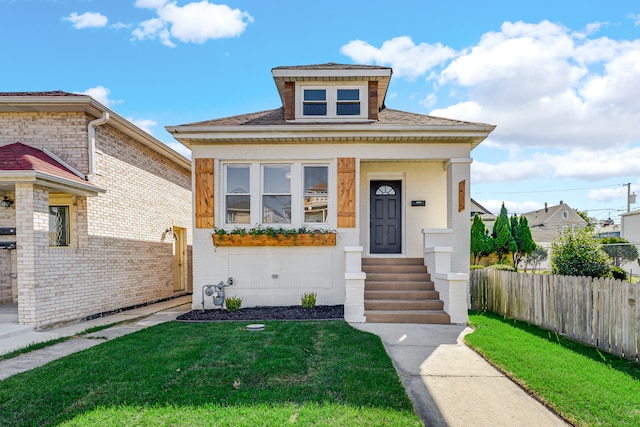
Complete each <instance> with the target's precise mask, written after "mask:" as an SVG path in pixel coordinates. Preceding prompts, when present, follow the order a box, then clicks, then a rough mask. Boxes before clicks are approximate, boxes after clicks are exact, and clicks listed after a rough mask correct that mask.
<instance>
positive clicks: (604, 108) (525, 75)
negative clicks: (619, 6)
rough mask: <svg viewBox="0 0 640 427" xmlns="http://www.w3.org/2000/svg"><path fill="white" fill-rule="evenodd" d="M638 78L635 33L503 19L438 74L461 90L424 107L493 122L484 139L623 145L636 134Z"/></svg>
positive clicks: (639, 46) (639, 135)
mask: <svg viewBox="0 0 640 427" xmlns="http://www.w3.org/2000/svg"><path fill="white" fill-rule="evenodd" d="M598 25H601V24H597V25H595V27H597V26H598ZM638 81H640V40H632V41H625V40H611V39H608V38H606V37H601V38H589V37H588V36H585V38H581V37H576V36H575V34H572V33H570V31H569V30H568V29H567V28H565V27H562V26H560V25H557V24H553V23H550V22H548V21H543V22H541V23H539V24H527V23H522V22H516V23H509V22H505V23H504V24H503V25H502V27H501V31H499V32H489V33H486V34H484V35H483V36H482V38H481V39H480V41H479V42H478V44H477V45H475V46H473V47H471V48H470V49H468V50H466V51H464V52H463V53H462V54H461V55H460V56H458V57H457V58H456V59H454V60H453V61H451V62H450V63H449V65H448V66H446V67H445V69H444V70H443V71H442V73H440V75H439V77H438V82H439V83H440V84H441V85H443V86H445V87H446V88H447V89H448V90H451V88H453V90H454V91H455V92H456V93H460V92H461V91H460V89H464V90H465V93H467V94H468V97H467V99H466V100H462V101H460V102H458V103H456V104H453V105H451V106H449V107H446V108H440V109H436V110H434V111H432V112H431V114H433V115H437V116H444V117H455V118H457V119H462V120H470V121H481V122H487V123H493V124H497V125H498V128H497V129H496V130H495V131H494V133H493V134H492V138H494V139H495V140H496V141H500V142H504V143H517V144H519V145H522V146H537V147H553V148H558V147H564V148H566V149H570V148H573V147H584V148H591V149H598V148H600V147H603V146H618V147H623V146H625V145H629V144H632V143H634V142H638V141H640V127H638V126H637V125H636V124H637V123H640V103H638V102H637V100H638V99H639V98H640V85H638V84H637V82H638Z"/></svg>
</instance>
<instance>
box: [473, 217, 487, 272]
mask: <svg viewBox="0 0 640 427" xmlns="http://www.w3.org/2000/svg"><path fill="white" fill-rule="evenodd" d="M487 234H488V231H487V227H485V225H484V222H483V221H482V218H480V216H479V215H478V214H477V213H476V214H475V215H474V216H473V224H471V256H473V263H474V264H476V265H477V264H478V261H479V260H480V257H482V256H484V255H487V254H488V253H490V252H491V251H490V245H489V236H488V235H487Z"/></svg>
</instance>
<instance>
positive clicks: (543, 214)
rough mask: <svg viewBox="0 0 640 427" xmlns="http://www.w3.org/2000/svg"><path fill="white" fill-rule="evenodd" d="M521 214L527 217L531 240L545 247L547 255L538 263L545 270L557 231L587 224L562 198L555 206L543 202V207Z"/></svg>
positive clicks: (549, 264) (548, 264)
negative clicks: (545, 258)
mask: <svg viewBox="0 0 640 427" xmlns="http://www.w3.org/2000/svg"><path fill="white" fill-rule="evenodd" d="M522 216H524V217H526V218H527V221H528V223H529V229H530V230H531V237H532V238H533V241H534V242H536V244H538V245H540V246H542V247H543V248H545V249H546V250H547V253H548V255H549V257H548V258H547V260H546V261H543V262H542V263H541V264H540V265H539V268H540V269H541V270H547V269H549V268H550V266H551V263H550V260H551V243H552V242H553V240H554V239H555V238H556V236H557V235H558V233H559V232H562V231H564V230H568V229H572V230H575V229H578V228H583V227H585V226H587V221H585V220H584V218H582V217H581V216H580V215H578V214H577V213H576V211H575V210H573V209H572V208H571V207H570V206H569V205H567V204H566V203H564V202H563V201H562V200H561V201H560V203H559V204H558V205H555V206H548V205H547V203H545V204H544V209H538V210H536V211H531V212H527V213H523V214H522Z"/></svg>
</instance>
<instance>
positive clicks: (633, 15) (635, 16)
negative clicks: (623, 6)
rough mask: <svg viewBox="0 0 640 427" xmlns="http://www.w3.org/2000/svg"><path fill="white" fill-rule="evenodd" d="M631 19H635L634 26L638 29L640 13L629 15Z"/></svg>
mask: <svg viewBox="0 0 640 427" xmlns="http://www.w3.org/2000/svg"><path fill="white" fill-rule="evenodd" d="M627 17H628V18H629V19H633V23H634V25H635V26H636V27H637V26H638V25H640V13H630V14H628V15H627Z"/></svg>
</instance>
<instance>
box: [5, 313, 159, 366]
mask: <svg viewBox="0 0 640 427" xmlns="http://www.w3.org/2000/svg"><path fill="white" fill-rule="evenodd" d="M147 317H149V316H148V315H146V316H140V317H136V318H135V319H127V320H122V321H120V322H113V323H108V324H106V325H98V326H92V327H91V328H87V329H85V330H83V331H80V332H77V333H76V334H75V335H70V336H68V337H60V338H54V339H52V340H48V341H43V342H37V343H33V344H29V345H27V346H25V347H22V348H19V349H17V350H13V351H10V352H8V353H5V354H0V362H2V361H3V360H8V359H12V358H14V357H18V356H22V355H23V354H27V353H31V352H32V351H36V350H42V349H43V348H47V347H51V346H53V345H56V344H60V343H62V342H65V341H68V340H71V339H73V338H78V337H84V336H85V335H88V334H92V333H94V332H99V331H102V330H105V329H109V328H112V327H114V326H119V325H123V324H125V323H135V322H139V321H140V320H142V319H144V318H147ZM96 339H100V338H96Z"/></svg>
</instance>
